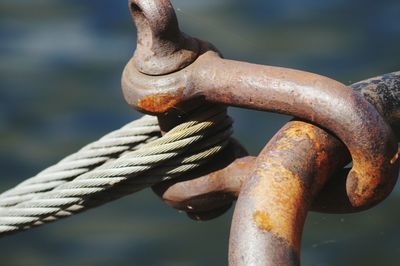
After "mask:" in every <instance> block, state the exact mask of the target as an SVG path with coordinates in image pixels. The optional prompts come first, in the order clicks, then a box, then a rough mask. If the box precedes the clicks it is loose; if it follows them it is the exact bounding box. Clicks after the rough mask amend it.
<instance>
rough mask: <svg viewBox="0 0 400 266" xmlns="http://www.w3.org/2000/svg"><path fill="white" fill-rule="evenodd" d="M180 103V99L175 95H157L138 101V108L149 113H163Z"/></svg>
mask: <svg viewBox="0 0 400 266" xmlns="http://www.w3.org/2000/svg"><path fill="white" fill-rule="evenodd" d="M180 101H181V97H180V96H178V95H176V94H170V93H159V94H154V95H149V96H146V97H143V98H142V99H139V101H138V107H139V108H141V109H143V110H146V111H148V112H151V113H163V112H165V111H167V110H169V109H171V108H172V107H174V106H176V105H177V104H178V103H179V102H180Z"/></svg>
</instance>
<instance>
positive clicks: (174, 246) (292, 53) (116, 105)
mask: <svg viewBox="0 0 400 266" xmlns="http://www.w3.org/2000/svg"><path fill="white" fill-rule="evenodd" d="M173 3H174V5H175V7H176V8H177V9H178V11H177V14H178V17H179V19H180V22H181V26H182V28H183V29H184V31H186V32H188V33H190V34H191V35H194V36H197V37H200V38H203V39H207V40H209V41H211V42H212V43H214V44H215V45H216V46H217V47H218V48H219V49H220V50H221V51H223V53H224V56H225V57H229V58H233V59H238V60H246V61H251V62H256V63H262V64H271V65H279V66H287V67H292V68H299V69H304V70H309V71H313V72H316V73H320V74H323V75H327V76H329V77H332V78H335V79H337V80H339V81H342V82H344V83H346V84H350V83H351V82H354V81H357V80H360V79H363V78H367V77H371V76H374V75H378V74H381V73H386V72H391V71H396V70H400V53H399V47H400V2H399V1H398V0H383V1H373V0H364V1H345V0H335V1H334V0H323V1H311V0H302V1H295V0H281V1H261V0H248V1H239V0H234V1H233V0H231V1H228V0H219V1H215V0H203V1H194V0H192V1H189V0H175V1H173ZM135 41H136V39H135V30H134V27H133V25H132V23H131V21H130V16H129V13H128V10H127V4H126V1H109V0H108V1H106V0H96V1H89V0H79V1H78V0H69V1H61V0H40V1H27V0H18V1H15V0H2V1H1V3H0V169H1V180H0V181H1V182H0V188H1V190H5V189H7V188H8V187H11V186H13V185H15V184H17V183H18V182H20V181H22V180H23V179H25V178H27V177H29V176H31V175H33V174H35V173H36V172H38V171H39V170H41V169H42V168H44V167H45V166H47V165H50V164H51V163H54V162H56V161H57V160H59V159H61V158H62V157H63V156H65V155H66V154H68V153H71V152H73V151H75V150H77V149H78V148H79V147H80V146H82V145H84V144H85V143H87V142H89V141H91V140H94V139H96V138H98V137H100V136H101V135H103V134H104V133H106V132H109V131H111V130H112V129H115V128H117V127H120V126H121V125H123V124H124V123H126V122H128V121H130V120H132V119H135V118H137V117H139V115H140V114H138V113H137V112H136V111H133V110H132V109H131V108H129V107H128V106H127V104H125V102H124V101H123V98H122V95H121V92H120V76H121V71H122V69H123V67H124V64H125V63H126V61H127V60H128V59H129V57H130V56H131V55H132V53H133V51H134V48H135ZM231 114H232V116H233V117H234V119H235V121H236V124H235V132H236V133H235V134H236V137H237V138H238V139H240V140H241V141H242V143H244V144H245V146H246V147H248V148H249V150H250V151H251V152H252V153H253V154H255V153H257V152H258V151H259V150H260V149H261V148H262V146H263V145H264V144H265V143H266V142H267V140H268V139H269V138H270V137H271V136H272V134H273V133H274V132H275V131H276V130H277V129H278V128H279V127H280V126H282V125H283V123H284V122H285V121H287V120H288V117H284V116H280V115H271V114H265V113H259V112H252V111H242V110H238V109H233V110H231ZM249 128H252V130H251V131H248V129H249ZM398 191H399V189H397V190H396V191H395V193H393V194H392V195H391V196H390V197H389V199H388V200H386V201H385V202H384V203H383V204H382V205H379V206H378V207H377V208H375V209H373V210H370V211H366V212H364V213H362V214H354V215H322V214H311V215H310V217H309V219H308V221H307V224H306V228H305V232H304V239H303V253H302V260H303V264H304V265H320V266H322V265H324V266H325V265H398V264H399V261H400V229H399V226H398V225H399V224H400V214H399V211H398V210H399V207H398V204H399V203H400V194H399V192H398ZM230 219H231V213H228V214H226V215H224V216H223V217H221V218H219V219H217V220H215V221H211V222H207V223H198V222H193V221H191V220H189V219H187V218H186V217H185V215H184V214H182V213H178V212H176V211H174V210H171V209H169V208H168V207H166V206H164V205H163V204H161V203H160V202H159V200H158V199H157V198H156V197H155V196H154V195H152V193H151V192H150V191H147V190H146V191H143V192H141V193H138V194H135V195H132V196H129V197H126V198H124V199H122V200H119V201H117V202H114V203H110V204H108V205H106V206H103V207H101V208H97V209H95V210H91V211H88V212H87V213H84V214H81V215H78V216H76V217H73V218H70V219H66V220H64V221H61V222H58V223H55V224H51V225H48V226H44V227H42V228H38V229H35V230H32V231H29V232H25V233H22V234H18V235H15V236H11V237H7V238H4V239H1V240H0V265H71V264H73V265H224V264H226V260H227V242H228V235H229V225H230Z"/></svg>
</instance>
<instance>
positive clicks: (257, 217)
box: [253, 211, 273, 232]
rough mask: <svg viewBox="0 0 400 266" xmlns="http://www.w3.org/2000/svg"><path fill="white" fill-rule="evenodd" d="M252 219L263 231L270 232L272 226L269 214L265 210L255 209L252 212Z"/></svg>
mask: <svg viewBox="0 0 400 266" xmlns="http://www.w3.org/2000/svg"><path fill="white" fill-rule="evenodd" d="M253 220H254V222H255V224H256V226H257V227H258V228H259V229H261V230H263V231H267V232H270V231H271V230H272V228H273V226H272V224H271V221H270V218H269V215H268V214H267V213H266V212H263V211H255V212H254V213H253Z"/></svg>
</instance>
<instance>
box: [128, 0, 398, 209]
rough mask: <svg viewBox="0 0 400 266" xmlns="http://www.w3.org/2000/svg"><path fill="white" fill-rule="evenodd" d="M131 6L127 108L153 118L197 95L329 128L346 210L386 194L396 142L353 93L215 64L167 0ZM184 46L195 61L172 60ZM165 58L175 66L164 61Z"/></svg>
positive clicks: (315, 78) (290, 75)
mask: <svg viewBox="0 0 400 266" xmlns="http://www.w3.org/2000/svg"><path fill="white" fill-rule="evenodd" d="M130 3H134V4H135V5H134V6H133V8H132V14H133V17H134V20H135V23H136V26H137V27H138V50H137V51H136V52H135V55H134V57H133V58H132V60H131V61H130V62H129V63H128V64H127V66H126V67H125V70H124V73H123V78H122V86H123V92H124V96H125V99H126V100H127V102H128V103H129V104H130V105H131V106H133V107H135V108H137V109H138V110H141V111H143V112H148V113H153V114H157V115H158V116H159V120H162V119H163V113H165V112H167V111H168V110H170V109H171V108H173V107H176V106H178V105H179V104H181V103H183V102H186V101H189V100H193V99H196V98H202V99H204V100H206V101H208V102H211V103H215V104H224V105H232V106H239V107H243V108H249V109H257V110H263V111H272V112H278V113H284V114H289V115H293V116H295V117H299V118H302V119H305V120H307V121H311V122H314V123H316V124H317V125H320V126H322V127H324V128H327V129H329V130H330V131H332V132H333V133H335V134H336V135H337V136H338V137H339V139H340V140H341V141H343V142H344V143H345V145H346V146H347V148H348V149H349V151H350V153H351V157H352V160H353V168H352V169H351V171H350V172H349V175H348V178H347V194H348V196H349V199H350V202H351V203H352V205H353V206H356V207H361V206H370V205H373V204H375V203H377V202H379V201H380V200H381V199H382V198H384V196H385V195H386V192H387V191H391V190H392V188H393V186H394V182H393V180H395V178H396V175H397V170H398V161H397V160H395V161H392V158H394V156H395V155H396V154H397V142H396V139H395V137H394V134H393V132H392V130H391V129H390V127H389V126H388V125H387V124H386V122H385V121H384V120H383V118H382V117H381V116H380V115H379V113H378V112H377V111H376V110H375V109H374V107H373V106H372V105H371V104H369V103H368V102H367V101H366V100H364V99H363V98H362V97H361V96H360V95H358V94H357V93H354V92H352V91H351V90H350V89H349V88H347V87H346V86H345V85H343V84H341V83H339V82H337V81H334V80H332V79H329V78H326V77H323V76H320V75H316V74H313V73H309V72H304V71H299V70H293V69H287V68H279V67H272V66H261V65H255V64H249V63H243V62H237V61H232V60H225V59H222V58H221V56H220V54H219V53H218V52H217V51H216V50H215V48H214V47H213V46H212V45H209V44H208V43H206V42H201V41H198V40H197V39H192V41H191V42H190V41H187V38H189V37H187V36H185V35H181V33H180V31H179V30H178V28H177V27H178V25H177V23H175V22H176V21H175V19H174V18H175V16H174V15H173V10H172V7H171V4H170V2H169V1H168V0H146V1H140V4H139V1H131V2H130ZM171 14H172V15H171ZM157 16H165V18H162V17H161V18H157V19H155V18H156V17H157ZM153 22H154V23H153ZM165 23H171V25H168V24H167V25H166V24H165ZM169 31H171V34H172V35H171V36H168V32H169ZM189 39H190V38H189ZM179 40H185V41H184V42H182V41H179ZM174 42H175V44H174ZM187 42H189V43H198V44H199V47H200V48H199V53H198V56H197V57H196V56H195V55H194V54H192V55H191V56H189V57H180V56H175V55H181V54H185V53H186V52H187V51H188V49H187V48H186V46H185V45H183V43H187ZM189 50H190V49H189ZM153 55H157V56H156V57H155V61H154V62H153V59H151V57H152V56H153ZM158 55H159V56H158ZM170 56H171V57H172V58H173V59H174V60H176V61H174V60H171V62H170V59H169V58H171V57H170ZM195 57H196V58H195ZM188 58H190V60H189V59H188ZM193 59H195V60H193ZM182 67H183V68H182ZM157 68H159V70H157ZM163 70H164V71H163ZM167 73H169V74H167ZM154 75H158V76H154Z"/></svg>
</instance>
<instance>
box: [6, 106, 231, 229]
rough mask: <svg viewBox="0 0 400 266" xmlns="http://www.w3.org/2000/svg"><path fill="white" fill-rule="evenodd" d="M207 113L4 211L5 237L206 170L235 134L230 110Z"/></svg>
mask: <svg viewBox="0 0 400 266" xmlns="http://www.w3.org/2000/svg"><path fill="white" fill-rule="evenodd" d="M207 108H208V109H206V110H204V108H201V109H200V110H197V111H196V112H195V113H194V114H193V115H191V116H190V117H189V118H188V121H187V122H184V123H182V124H180V125H178V126H177V127H175V128H174V129H172V130H171V131H169V132H168V133H166V134H165V135H164V136H163V137H160V138H158V139H155V140H152V141H151V142H149V143H147V144H144V145H139V146H136V147H134V148H133V150H132V151H128V152H126V153H125V154H122V155H121V156H120V157H118V158H116V159H111V160H108V161H106V162H105V163H104V164H102V165H100V166H98V167H96V168H94V169H92V170H91V171H86V172H85V173H83V174H80V175H78V176H77V177H75V178H74V179H72V180H69V181H67V180H65V179H64V180H63V183H62V184H60V185H58V186H55V187H54V188H53V189H52V190H49V191H45V192H39V193H37V195H34V197H31V198H30V199H29V200H26V201H20V202H19V203H17V204H15V205H13V206H10V207H4V208H2V209H0V234H1V233H9V232H16V231H21V230H24V229H27V228H30V227H33V226H38V225H41V224H44V223H48V222H51V221H54V220H57V219H60V218H63V217H68V216H70V215H73V214H75V213H77V212H81V211H83V210H86V209H88V208H91V207H95V206H98V205H101V204H104V203H106V202H108V201H110V200H113V199H115V198H119V197H121V196H123V195H126V194H128V193H132V192H135V191H137V190H140V189H143V188H145V187H148V186H150V185H153V184H155V183H157V182H160V181H162V180H166V179H170V178H174V177H176V176H179V175H181V174H183V173H187V172H188V171H190V170H192V169H194V168H196V167H198V166H200V165H201V164H203V163H204V162H206V161H207V160H208V159H210V158H212V156H213V155H215V154H217V153H218V152H219V151H221V150H222V149H223V148H224V147H225V146H226V144H227V142H228V139H229V137H230V135H231V133H232V129H231V125H232V121H231V119H230V118H229V117H228V116H227V115H226V109H225V108H222V107H215V106H214V107H212V108H210V107H207ZM78 153H79V152H78ZM72 157H73V158H80V157H79V156H76V155H75V156H72ZM68 158H69V157H68ZM63 161H64V160H63ZM51 168H52V167H51ZM32 179H33V178H32ZM38 179H39V181H40V182H42V181H43V179H40V178H36V180H35V181H34V182H33V181H32V182H27V184H36V183H35V182H36V181H37V180H38ZM56 180H57V179H56ZM21 187H23V186H21ZM113 188H115V189H113ZM27 191H31V190H27ZM8 193H10V192H8ZM31 194H32V193H31ZM20 195H21V194H20ZM22 195H23V193H22ZM99 195H101V196H99ZM91 199H92V201H91Z"/></svg>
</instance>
